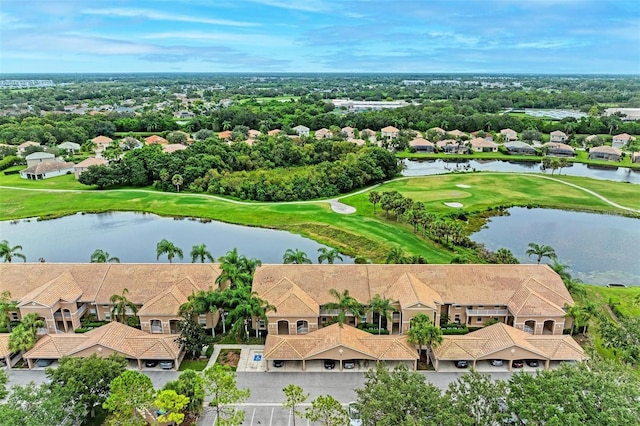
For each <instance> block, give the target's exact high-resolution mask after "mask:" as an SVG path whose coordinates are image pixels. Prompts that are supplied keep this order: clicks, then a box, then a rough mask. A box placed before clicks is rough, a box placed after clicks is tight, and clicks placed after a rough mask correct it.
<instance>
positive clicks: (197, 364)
mask: <svg viewBox="0 0 640 426" xmlns="http://www.w3.org/2000/svg"><path fill="white" fill-rule="evenodd" d="M208 362H209V359H208V358H207V359H185V360H183V361H182V363H181V364H180V368H178V371H184V370H194V371H202V370H204V369H205V368H206V367H207V363H208Z"/></svg>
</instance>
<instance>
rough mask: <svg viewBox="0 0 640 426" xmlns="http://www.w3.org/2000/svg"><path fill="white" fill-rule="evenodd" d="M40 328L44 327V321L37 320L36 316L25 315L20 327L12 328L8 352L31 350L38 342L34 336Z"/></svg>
mask: <svg viewBox="0 0 640 426" xmlns="http://www.w3.org/2000/svg"><path fill="white" fill-rule="evenodd" d="M40 327H44V321H42V320H41V319H40V318H38V314H35V313H31V314H28V315H25V316H24V317H23V318H22V321H21V322H20V325H18V326H17V327H16V328H14V329H13V331H12V332H11V334H10V335H9V350H10V351H11V352H20V351H28V350H29V349H31V348H33V346H34V345H35V344H36V341H37V340H38V339H37V337H36V335H37V332H38V328H40Z"/></svg>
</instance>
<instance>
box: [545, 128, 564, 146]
mask: <svg viewBox="0 0 640 426" xmlns="http://www.w3.org/2000/svg"><path fill="white" fill-rule="evenodd" d="M549 136H550V140H549V142H560V143H564V142H566V140H567V134H566V133H564V132H561V131H560V130H556V131H555V132H551V133H550V134H549Z"/></svg>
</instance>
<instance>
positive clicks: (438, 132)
mask: <svg viewBox="0 0 640 426" xmlns="http://www.w3.org/2000/svg"><path fill="white" fill-rule="evenodd" d="M428 131H429V132H435V133H437V134H439V135H440V136H444V135H445V134H446V133H447V131H446V130H444V129H443V128H441V127H432V128H430V129H429V130H428Z"/></svg>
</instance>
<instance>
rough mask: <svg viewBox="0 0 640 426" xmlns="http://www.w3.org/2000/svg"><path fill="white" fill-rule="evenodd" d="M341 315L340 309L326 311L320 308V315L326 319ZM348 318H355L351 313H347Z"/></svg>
mask: <svg viewBox="0 0 640 426" xmlns="http://www.w3.org/2000/svg"><path fill="white" fill-rule="evenodd" d="M339 314H340V309H325V308H320V315H321V316H325V317H337V316H338V315H339ZM347 316H351V317H352V316H353V314H352V313H351V312H347Z"/></svg>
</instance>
